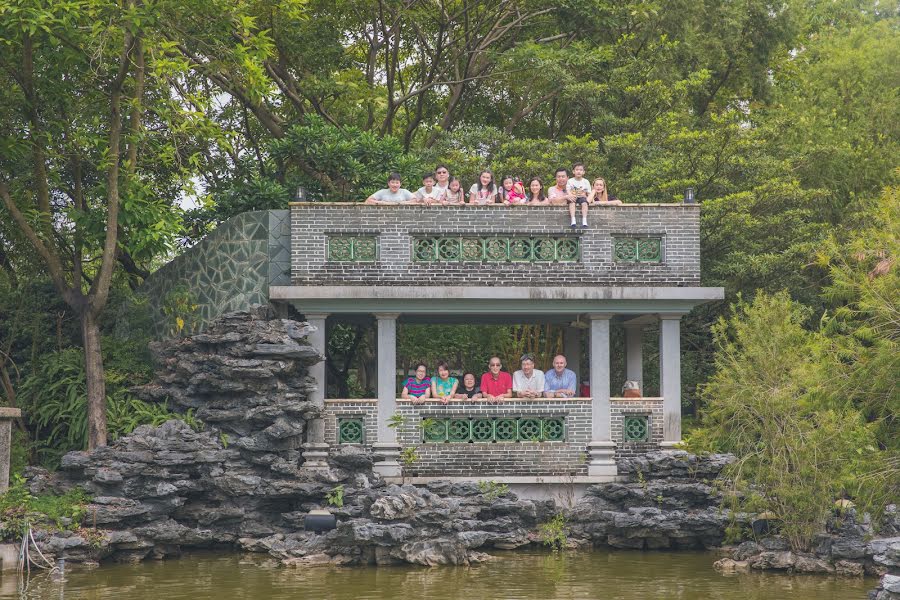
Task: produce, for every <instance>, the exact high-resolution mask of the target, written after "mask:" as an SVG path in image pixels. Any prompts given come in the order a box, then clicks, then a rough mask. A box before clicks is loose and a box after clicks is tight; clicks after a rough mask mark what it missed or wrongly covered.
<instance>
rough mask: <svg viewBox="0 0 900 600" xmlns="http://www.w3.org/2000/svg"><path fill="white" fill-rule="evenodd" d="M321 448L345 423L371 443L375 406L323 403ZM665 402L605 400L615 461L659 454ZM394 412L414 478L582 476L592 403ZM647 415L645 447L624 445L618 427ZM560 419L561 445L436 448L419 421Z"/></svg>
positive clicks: (429, 406)
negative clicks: (361, 429)
mask: <svg viewBox="0 0 900 600" xmlns="http://www.w3.org/2000/svg"><path fill="white" fill-rule="evenodd" d="M325 410H326V416H325V442H326V443H327V444H328V445H330V446H336V445H337V443H338V439H337V423H338V420H339V419H342V418H360V419H363V423H364V426H365V440H364V444H365V445H367V446H370V445H372V444H373V443H375V441H376V439H377V436H378V429H377V422H376V419H377V405H376V402H375V401H374V400H326V405H325ZM662 411H663V401H662V398H627V399H626V398H613V399H612V400H611V401H610V418H611V434H612V439H613V441H614V442H616V458H622V457H625V456H635V455H637V454H643V453H646V452H651V451H654V450H657V449H659V444H660V442H662V440H663V421H662V414H663V413H662ZM397 414H400V415H402V416H403V417H404V418H405V423H404V424H403V425H402V426H401V427H398V429H397V441H398V443H399V444H400V446H402V447H404V448H408V447H415V448H416V452H417V453H418V454H419V460H418V461H416V463H415V464H413V465H412V466H411V467H410V468H409V469H408V472H407V473H406V475H407V476H418V477H440V476H446V477H467V476H474V475H478V476H503V475H529V476H537V475H545V476H550V475H556V476H569V475H587V462H586V460H587V452H586V450H587V444H588V442H589V441H590V440H591V402H590V400H585V399H578V400H569V399H553V400H542V401H515V400H513V401H509V402H504V403H503V404H499V405H498V404H489V403H487V402H467V403H465V404H462V403H451V404H449V405H446V406H444V405H441V404H438V403H432V402H429V403H426V404H424V405H414V404H412V403H409V402H402V401H400V402H398V403H397ZM630 415H645V416H648V417H649V423H650V441H649V442H646V443H641V442H625V441H624V440H623V438H624V436H623V432H622V423H623V420H624V418H625V417H626V416H630ZM528 416H534V417H544V418H547V417H563V418H564V419H565V423H566V439H565V441H562V442H494V443H467V444H464V443H450V442H447V443H440V444H431V443H429V444H426V443H423V442H422V429H421V426H420V423H421V421H422V419H423V418H427V417H431V418H434V419H447V418H476V419H478V418H482V419H484V418H501V417H505V418H515V417H528Z"/></svg>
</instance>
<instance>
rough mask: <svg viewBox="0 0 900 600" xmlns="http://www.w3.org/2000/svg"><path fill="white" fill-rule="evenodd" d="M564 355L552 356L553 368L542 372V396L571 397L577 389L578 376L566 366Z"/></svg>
mask: <svg viewBox="0 0 900 600" xmlns="http://www.w3.org/2000/svg"><path fill="white" fill-rule="evenodd" d="M566 364H567V362H566V357H565V356H563V355H562V354H557V355H556V356H554V357H553V368H552V369H550V370H549V371H547V372H545V373H544V396H546V397H547V398H573V397H575V390H576V389H578V377H576V376H575V372H574V371H571V370H569V369H567V368H566Z"/></svg>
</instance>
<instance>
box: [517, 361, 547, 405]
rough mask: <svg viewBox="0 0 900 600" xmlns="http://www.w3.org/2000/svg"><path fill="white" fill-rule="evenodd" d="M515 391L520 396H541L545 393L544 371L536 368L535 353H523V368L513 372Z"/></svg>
mask: <svg viewBox="0 0 900 600" xmlns="http://www.w3.org/2000/svg"><path fill="white" fill-rule="evenodd" d="M513 393H515V395H516V397H518V398H541V397H542V396H543V395H544V372H543V371H541V370H540V369H535V368H534V355H533V354H523V355H522V368H521V369H520V370H518V371H516V372H515V373H513Z"/></svg>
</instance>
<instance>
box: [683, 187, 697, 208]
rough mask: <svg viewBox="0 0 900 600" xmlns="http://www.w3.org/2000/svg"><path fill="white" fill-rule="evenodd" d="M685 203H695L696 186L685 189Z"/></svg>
mask: <svg viewBox="0 0 900 600" xmlns="http://www.w3.org/2000/svg"><path fill="white" fill-rule="evenodd" d="M684 203H685V204H695V203H696V200H694V188H692V187H689V188H688V189H686V190H684Z"/></svg>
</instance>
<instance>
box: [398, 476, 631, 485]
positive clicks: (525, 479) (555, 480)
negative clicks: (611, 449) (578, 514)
mask: <svg viewBox="0 0 900 600" xmlns="http://www.w3.org/2000/svg"><path fill="white" fill-rule="evenodd" d="M436 481H448V482H450V483H481V482H483V481H484V482H488V481H492V482H494V483H507V484H528V485H542V484H547V485H558V484H568V483H571V484H594V483H613V482H618V483H624V482H627V481H628V477H622V476H608V475H599V476H591V475H574V476H571V475H507V476H496V475H494V476H491V475H486V476H481V477H479V476H467V477H446V476H443V477H441V476H435V477H386V478H385V482H386V483H400V484H403V483H409V484H412V485H425V484H428V483H434V482H436Z"/></svg>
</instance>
